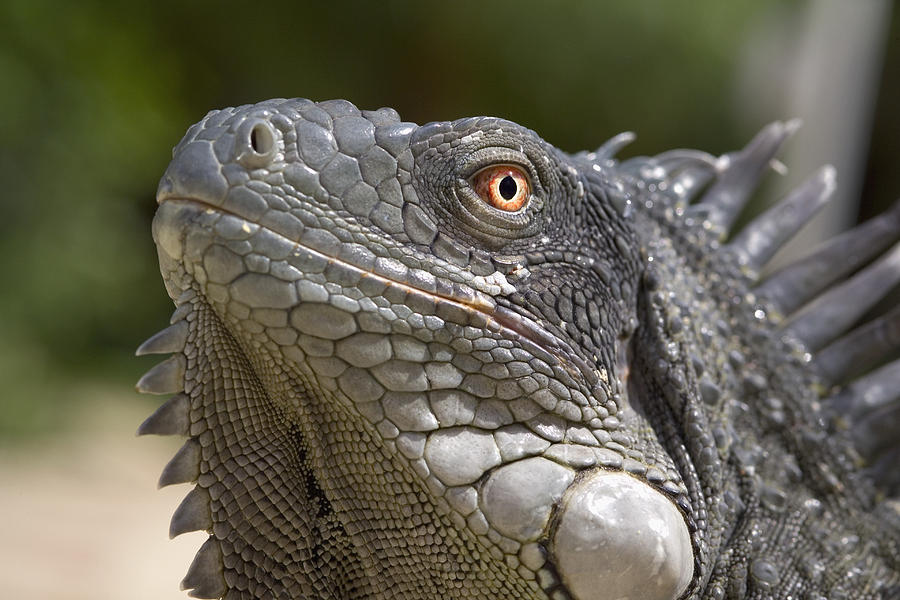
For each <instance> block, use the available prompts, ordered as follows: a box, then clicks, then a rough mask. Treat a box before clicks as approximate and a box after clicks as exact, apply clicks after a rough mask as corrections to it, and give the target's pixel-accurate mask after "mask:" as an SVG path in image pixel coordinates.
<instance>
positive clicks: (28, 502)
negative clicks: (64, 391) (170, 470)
mask: <svg viewBox="0 0 900 600" xmlns="http://www.w3.org/2000/svg"><path fill="white" fill-rule="evenodd" d="M82 394H84V395H85V396H87V397H92V398H93V400H91V401H86V402H84V404H83V405H82V406H81V407H79V411H78V413H79V416H78V418H77V420H75V421H74V422H72V423H71V427H70V428H68V430H67V431H66V432H63V433H60V434H59V435H56V436H50V439H52V441H48V440H47V439H45V440H43V441H42V442H32V443H30V444H28V445H27V446H17V447H13V448H3V449H0V590H2V594H0V596H2V597H3V598H15V599H17V600H32V599H33V600H82V599H84V600H88V599H90V600H107V599H109V600H112V599H116V600H121V599H123V598H128V599H130V600H144V599H147V600H150V599H152V600H168V599H173V600H174V599H184V598H186V597H187V596H186V594H185V593H184V592H181V591H179V588H178V584H179V582H180V581H181V577H182V576H183V575H184V573H185V571H186V570H187V567H188V565H189V564H190V561H191V560H192V558H193V554H194V552H195V551H196V550H197V549H198V548H199V547H200V544H201V543H202V542H203V540H204V539H205V534H203V533H191V534H186V535H182V536H180V537H178V538H176V539H174V540H169V539H168V527H169V518H170V516H171V515H172V512H173V511H174V509H175V507H176V506H177V505H178V503H179V502H180V501H181V498H182V497H184V495H185V494H186V493H187V492H188V490H189V489H190V488H189V487H188V486H187V485H178V486H170V487H168V488H164V489H162V490H157V489H156V480H157V477H158V476H159V473H160V471H161V469H162V467H163V465H164V464H165V463H166V461H167V460H168V459H169V458H170V457H171V456H172V455H173V454H174V452H175V450H176V449H177V448H178V445H179V441H178V440H176V439H173V438H158V437H154V436H146V437H142V438H137V437H135V435H134V431H135V429H136V428H137V426H138V425H139V424H140V422H141V421H142V420H143V419H144V417H146V416H147V414H149V412H151V411H152V408H150V409H148V407H147V404H146V402H141V400H140V398H139V397H138V396H137V395H136V394H130V393H129V391H128V390H127V389H124V390H115V391H110V390H109V389H105V388H100V389H85V390H79V391H78V392H77V395H78V396H81V395H82ZM72 400H73V401H75V400H80V398H72ZM160 400H161V401H162V398H161V399H160Z"/></svg>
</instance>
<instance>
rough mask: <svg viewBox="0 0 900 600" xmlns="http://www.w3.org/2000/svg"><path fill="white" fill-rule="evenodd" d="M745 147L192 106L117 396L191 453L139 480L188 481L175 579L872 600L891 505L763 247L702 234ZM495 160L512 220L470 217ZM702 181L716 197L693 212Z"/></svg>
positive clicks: (478, 211) (328, 109)
mask: <svg viewBox="0 0 900 600" xmlns="http://www.w3.org/2000/svg"><path fill="white" fill-rule="evenodd" d="M789 129H790V126H789V125H782V124H775V125H773V126H771V127H770V128H769V129H767V130H766V131H764V133H763V134H761V136H760V137H759V138H758V139H757V140H755V142H754V143H757V146H760V144H762V145H763V146H766V144H768V145H769V146H772V148H771V150H772V152H774V148H776V147H777V145H778V143H780V141H781V139H783V138H784V137H785V136H786V135H787V134H788V133H789V131H788V130H789ZM620 141H621V140H620ZM615 144H616V142H613V144H612V145H613V146H614V145H615ZM767 147H768V146H767ZM754 148H756V146H753V143H751V146H750V147H748V150H746V151H745V153H744V155H734V157H735V161H734V162H735V165H737V166H735V167H734V168H733V169H732V170H731V171H729V170H728V168H729V165H728V164H727V161H726V162H722V161H721V160H720V161H719V162H712V159H711V158H710V157H708V156H706V155H701V154H700V153H693V154H692V153H686V152H685V153H682V154H676V155H671V156H669V157H668V158H666V157H664V156H660V157H658V158H657V159H633V160H631V161H626V162H625V163H619V162H617V161H615V160H613V159H612V158H611V157H610V156H611V155H612V154H614V151H613V150H614V148H613V147H612V146H609V147H606V148H601V150H599V151H598V152H597V153H594V154H578V155H569V154H566V153H564V152H562V151H560V150H558V149H556V148H554V147H553V146H551V145H550V144H548V143H546V142H544V141H543V140H541V139H540V138H539V137H538V136H537V135H535V134H534V133H533V132H531V131H529V130H527V129H524V128H522V127H520V126H518V125H516V124H514V123H511V122H508V121H503V120H500V119H494V118H472V119H463V120H459V121H454V122H444V123H431V124H428V125H425V126H422V127H418V126H415V125H413V124H410V123H403V122H401V121H400V120H399V117H398V115H397V114H396V113H395V112H394V111H392V110H390V109H381V110H378V111H359V110H357V109H356V108H355V107H354V106H353V105H352V104H350V103H348V102H345V101H332V102H323V103H318V104H316V103H312V102H309V101H307V100H272V101H268V102H263V103H261V104H257V105H251V106H245V107H240V108H236V109H225V110H222V111H213V112H211V113H209V114H208V115H207V116H206V117H205V118H204V119H203V121H201V122H200V123H198V124H197V125H195V126H194V127H192V128H191V129H190V130H189V131H188V133H187V135H186V136H185V138H184V139H183V140H182V141H181V143H180V144H179V146H178V147H177V148H176V150H175V153H174V159H173V162H172V164H171V165H170V167H169V169H168V170H167V172H166V174H165V176H164V177H163V179H162V181H161V183H160V189H159V196H158V200H159V203H160V206H159V211H158V213H157V216H156V219H155V220H154V239H155V240H156V243H157V245H158V249H159V258H160V267H161V271H162V274H163V278H164V280H165V283H166V288H167V290H168V292H169V295H170V296H171V297H172V298H173V300H175V302H176V304H177V305H178V309H177V310H176V314H175V316H174V317H173V323H174V324H173V326H172V327H170V328H169V329H167V330H166V331H164V332H162V333H160V334H159V335H158V336H156V337H155V338H151V340H149V341H148V342H147V343H146V344H145V345H144V346H143V347H142V349H141V351H142V352H174V356H173V357H172V358H170V359H169V360H167V361H166V362H164V363H163V364H162V365H160V366H159V367H157V368H156V369H154V370H153V371H151V372H150V373H148V375H147V376H145V378H144V379H142V381H141V382H140V383H139V386H138V387H139V389H141V390H143V391H149V392H157V393H171V392H180V393H178V394H177V395H176V396H175V397H174V398H173V399H172V400H170V401H169V402H168V403H167V404H165V405H164V406H163V407H162V408H161V409H160V411H158V412H157V413H156V414H155V415H154V416H153V417H151V419H149V420H148V422H147V423H145V425H144V426H142V432H144V433H182V434H184V435H187V436H188V437H189V440H188V442H187V443H186V444H185V446H184V448H183V449H182V451H180V452H179V454H178V455H177V456H176V457H175V459H173V461H172V462H171V463H170V464H169V466H167V467H166V470H165V472H164V473H163V478H162V480H161V483H163V484H168V483H176V482H187V481H194V482H196V487H195V488H194V490H193V491H192V492H191V493H190V494H189V495H188V497H187V498H186V499H185V502H184V503H183V504H182V506H181V507H180V508H179V509H178V511H176V515H175V517H174V518H173V522H172V533H173V534H177V533H181V532H183V531H189V530H206V531H208V532H209V533H210V538H209V541H208V542H207V543H206V544H205V545H204V547H203V548H202V549H201V551H200V553H199V554H198V557H197V559H196V560H195V563H194V565H193V566H192V567H191V569H190V571H189V573H188V576H187V577H186V578H185V582H184V585H185V586H186V587H188V588H192V589H193V594H194V595H196V596H197V597H201V598H218V597H225V598H228V599H234V598H316V599H319V598H323V599H324V598H348V599H349V598H385V599H386V598H407V599H416V600H418V599H423V598H491V599H507V598H508V599H525V598H529V599H531V598H534V599H538V598H554V599H565V598H574V599H576V600H589V599H604V598H616V597H623V596H625V595H626V594H630V595H631V596H630V597H632V598H637V597H640V598H650V599H654V598H658V599H673V600H674V599H676V598H779V599H788V598H808V599H810V600H813V599H819V598H841V597H845V598H873V599H874V598H889V597H896V594H897V593H898V581H900V558H898V557H900V551H898V537H900V524H898V517H897V512H896V510H895V509H893V508H892V505H891V504H890V503H887V502H881V501H879V496H878V494H877V493H876V492H877V490H876V487H875V485H874V484H873V483H872V482H871V480H870V479H869V476H868V475H867V474H866V473H864V472H863V471H861V470H860V468H859V466H858V456H857V454H856V452H855V451H854V449H853V447H852V444H851V442H852V439H851V438H852V435H851V432H850V431H848V430H846V429H840V428H837V427H834V426H833V425H832V424H831V422H830V421H829V420H828V419H826V417H825V415H824V414H823V413H822V412H821V411H820V409H819V404H820V394H821V392H822V390H823V389H824V388H825V387H826V385H825V384H824V383H823V380H822V378H821V377H820V376H819V375H817V374H816V372H815V370H814V369H812V368H810V364H809V362H808V356H806V352H807V351H808V350H809V348H806V347H804V346H803V345H802V342H803V341H804V338H803V337H802V336H799V335H798V336H796V337H798V338H799V341H798V340H797V339H795V336H792V335H790V334H789V332H788V333H785V334H782V333H779V332H778V329H777V328H778V327H780V325H781V323H782V316H780V315H778V314H776V313H777V310H775V308H776V307H773V306H772V305H770V304H767V303H766V302H765V298H758V297H757V295H756V294H754V293H753V291H752V288H753V286H754V285H755V279H754V277H755V275H754V273H753V272H754V271H755V268H754V267H753V265H752V264H750V263H752V256H751V258H750V259H748V255H752V252H751V251H750V250H748V248H750V249H751V250H752V249H753V248H755V246H753V245H752V244H748V243H742V244H733V245H730V246H721V245H720V242H719V239H720V237H721V236H722V235H724V234H723V230H724V228H726V227H727V220H728V219H724V220H723V219H719V218H718V213H717V212H716V211H719V210H720V209H721V206H723V205H724V206H727V205H728V203H729V202H731V200H729V198H731V195H729V193H730V192H729V190H733V189H738V190H740V191H742V192H744V195H746V194H747V193H749V191H750V190H751V189H752V187H753V185H754V183H755V179H756V177H757V176H758V174H759V173H758V171H759V170H760V169H757V172H755V173H751V175H752V176H747V177H749V179H748V180H747V181H744V180H743V179H741V180H740V181H739V182H738V184H734V183H733V182H732V183H729V181H730V180H729V177H731V178H732V179H733V178H734V177H737V175H740V176H741V177H743V176H745V175H747V172H750V171H752V170H753V169H752V168H750V167H746V166H742V165H743V163H741V162H740V160H737V158H740V156H745V155H746V156H751V157H754V158H753V160H756V158H758V156H757V155H759V154H760V152H762V151H757V150H754ZM764 158H765V160H763V162H762V163H761V164H765V162H767V161H768V157H764ZM757 162H759V161H757ZM754 164H755V163H754ZM492 165H513V166H515V167H516V168H517V169H519V170H520V171H521V172H522V173H524V174H525V176H526V178H527V180H528V181H529V182H530V186H531V189H530V194H529V197H528V200H527V202H526V203H525V205H524V207H523V208H521V209H520V210H518V211H514V212H506V211H503V210H499V209H497V208H494V207H493V206H491V205H489V204H488V203H486V202H485V200H484V199H483V197H482V196H481V195H480V192H479V190H478V189H476V187H475V186H474V185H473V183H472V181H473V177H475V176H476V175H477V174H478V173H479V172H481V171H482V170H483V169H485V168H490V167H491V166H492ZM735 173H737V175H735ZM733 176H734V177H733ZM710 178H715V179H716V180H717V181H718V182H719V183H720V184H721V185H720V186H719V188H716V187H715V186H713V188H712V189H711V190H710V194H711V195H712V196H716V195H718V196H719V197H720V198H721V197H725V200H724V204H722V203H720V204H718V205H717V204H715V203H713V202H701V203H699V204H694V205H689V202H690V201H691V199H692V198H693V197H694V196H695V195H696V191H697V190H696V189H694V188H696V187H698V186H699V185H700V184H702V183H703V182H705V181H707V180H709V179H710ZM738 179H740V177H738ZM811 182H812V183H811V184H810V185H811V186H812V188H811V189H814V191H815V190H819V188H821V189H826V190H830V186H832V185H833V174H832V173H831V172H830V171H823V172H821V173H820V174H819V175H817V176H816V177H814V178H813V179H812V180H811ZM728 185H732V188H728V189H725V191H724V192H723V191H722V189H720V188H722V186H728ZM816 186H818V187H816ZM482 191H483V190H482ZM819 191H820V192H821V190H819ZM816 193H819V192H816ZM732 195H733V194H732ZM820 195H824V196H827V193H826V192H822V193H821V194H820ZM720 225H721V227H720ZM889 225H890V226H889V227H888V230H889V231H892V233H889V234H888V235H890V236H893V237H894V239H896V235H897V231H898V229H900V228H898V227H897V226H896V225H897V224H896V223H895V222H893V221H892V222H891V223H890V224H889ZM763 262H764V261H763ZM837 333H840V332H837ZM837 333H836V334H837Z"/></svg>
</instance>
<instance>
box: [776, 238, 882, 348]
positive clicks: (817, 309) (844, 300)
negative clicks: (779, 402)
mask: <svg viewBox="0 0 900 600" xmlns="http://www.w3.org/2000/svg"><path fill="white" fill-rule="evenodd" d="M898 281H900V243H898V244H897V245H895V246H894V247H893V248H892V249H891V250H890V251H889V252H887V253H886V254H885V255H884V256H882V257H881V258H879V259H878V260H877V261H875V262H874V263H872V264H871V265H869V266H868V267H866V268H865V269H863V270H862V271H860V272H859V273H857V274H856V275H854V276H853V277H851V278H850V279H848V280H847V281H845V282H844V283H842V284H840V285H839V286H836V287H834V288H832V289H830V290H828V291H827V292H825V293H824V294H822V295H821V296H819V297H818V298H816V300H815V301H813V302H812V303H811V304H810V305H809V307H807V308H806V309H804V310H803V311H802V312H801V313H800V314H799V315H798V316H797V317H794V318H792V319H791V320H790V321H789V322H788V323H787V325H786V326H785V327H784V330H785V332H788V333H790V334H792V335H794V336H795V337H797V338H798V339H799V340H801V341H802V342H803V343H804V344H806V347H807V348H809V349H810V350H818V349H819V348H821V347H822V346H824V345H825V344H827V343H828V342H829V341H831V340H833V339H834V338H836V337H837V336H838V335H840V334H841V333H843V332H844V331H846V330H847V328H848V327H850V326H851V325H852V324H853V323H854V322H855V321H856V320H857V319H859V318H860V317H861V316H862V315H863V314H864V313H865V312H866V311H867V310H869V309H870V308H871V307H872V306H873V305H874V304H875V303H876V302H878V301H879V300H880V299H881V298H882V297H883V296H884V295H885V294H886V293H888V292H889V291H890V289H891V287H893V286H894V284H896V283H897V282H898Z"/></svg>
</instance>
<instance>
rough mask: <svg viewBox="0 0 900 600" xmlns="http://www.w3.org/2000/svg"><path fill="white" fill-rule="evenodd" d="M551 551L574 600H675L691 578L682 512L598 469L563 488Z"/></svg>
mask: <svg viewBox="0 0 900 600" xmlns="http://www.w3.org/2000/svg"><path fill="white" fill-rule="evenodd" d="M550 551H551V554H552V556H553V557H554V559H555V564H556V568H557V571H558V572H559V574H560V577H561V578H562V581H563V583H564V584H565V585H566V587H567V589H568V590H569V592H570V593H571V594H572V596H573V597H574V598H576V599H577V600H614V599H621V598H632V599H637V598H640V599H642V600H676V599H677V598H679V597H680V596H681V594H682V593H683V592H684V591H685V589H687V586H688V585H689V584H690V582H691V578H692V577H693V569H694V566H693V565H694V558H693V553H692V550H691V538H690V534H689V533H688V529H687V526H686V524H685V522H684V519H683V518H682V516H681V513H680V512H679V511H678V509H677V508H676V507H675V505H674V504H672V502H670V501H669V500H668V499H667V498H666V497H665V496H663V495H662V494H660V493H659V492H657V491H656V490H654V489H653V488H651V487H650V486H648V485H646V484H644V483H642V482H640V481H638V480H637V479H635V478H633V477H631V476H629V475H626V474H624V473H611V472H608V471H597V472H595V473H594V474H593V475H591V476H590V477H588V478H586V479H583V480H581V481H580V482H578V483H576V484H575V485H573V486H572V487H571V488H569V489H568V490H567V491H566V493H565V495H564V496H563V499H562V503H561V507H560V517H559V518H558V520H557V521H556V529H555V531H553V532H552V533H551V546H550Z"/></svg>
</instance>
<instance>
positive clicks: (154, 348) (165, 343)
mask: <svg viewBox="0 0 900 600" xmlns="http://www.w3.org/2000/svg"><path fill="white" fill-rule="evenodd" d="M187 334H188V324H187V322H185V321H178V322H176V323H175V324H174V325H169V326H168V327H166V328H165V329H163V330H162V331H160V332H159V333H157V334H155V335H153V336H152V337H150V339H148V340H147V341H146V342H144V343H143V344H141V345H140V346H139V347H138V349H137V350H136V351H135V355H136V356H144V355H145V354H171V353H173V352H181V351H182V350H184V343H185V342H186V341H187Z"/></svg>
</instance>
